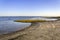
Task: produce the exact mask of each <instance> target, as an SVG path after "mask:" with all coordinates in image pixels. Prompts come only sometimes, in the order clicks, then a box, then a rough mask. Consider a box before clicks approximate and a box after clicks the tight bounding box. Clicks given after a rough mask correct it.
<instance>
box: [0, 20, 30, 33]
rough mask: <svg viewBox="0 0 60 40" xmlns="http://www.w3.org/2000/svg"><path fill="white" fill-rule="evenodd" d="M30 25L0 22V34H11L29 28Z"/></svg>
mask: <svg viewBox="0 0 60 40" xmlns="http://www.w3.org/2000/svg"><path fill="white" fill-rule="evenodd" d="M30 24H31V23H20V22H13V21H0V34H6V33H11V32H14V31H18V30H21V29H24V28H26V27H29V25H30Z"/></svg>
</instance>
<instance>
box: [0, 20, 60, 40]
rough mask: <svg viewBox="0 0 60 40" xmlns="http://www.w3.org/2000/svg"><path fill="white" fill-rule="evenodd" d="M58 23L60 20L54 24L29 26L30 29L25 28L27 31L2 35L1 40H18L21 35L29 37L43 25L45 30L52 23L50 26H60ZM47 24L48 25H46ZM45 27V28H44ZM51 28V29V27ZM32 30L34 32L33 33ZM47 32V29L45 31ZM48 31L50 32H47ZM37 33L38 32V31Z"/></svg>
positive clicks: (43, 23)
mask: <svg viewBox="0 0 60 40" xmlns="http://www.w3.org/2000/svg"><path fill="white" fill-rule="evenodd" d="M58 22H60V20H59V21H53V22H41V23H38V24H36V25H31V26H29V27H27V28H25V29H23V30H19V31H16V32H13V33H10V34H5V35H1V36H0V40H8V39H9V40H12V39H16V38H19V37H20V36H21V35H22V36H23V35H27V34H28V33H31V32H32V31H34V30H36V28H38V29H39V28H40V25H41V28H42V29H43V28H45V27H46V25H47V24H48V23H50V24H52V23H53V24H54V23H57V24H58ZM45 24H46V25H45ZM50 24H48V25H50ZM44 25H45V26H44ZM52 26H53V25H52ZM48 28H49V27H46V29H48ZM50 28H51V27H50ZM38 29H37V30H38ZM42 29H39V30H41V31H42ZM31 30H32V31H31ZM44 30H45V29H44ZM47 31H48V30H47ZM36 32H37V31H36ZM22 38H23V37H22Z"/></svg>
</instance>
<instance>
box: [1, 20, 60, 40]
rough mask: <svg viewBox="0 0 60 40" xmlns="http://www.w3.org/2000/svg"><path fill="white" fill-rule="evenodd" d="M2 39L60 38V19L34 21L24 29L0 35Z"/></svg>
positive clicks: (39, 39)
mask: <svg viewBox="0 0 60 40" xmlns="http://www.w3.org/2000/svg"><path fill="white" fill-rule="evenodd" d="M0 40H60V20H58V21H53V22H41V23H32V25H31V26H30V27H28V28H25V29H23V30H19V31H17V32H13V33H10V34H5V35H0Z"/></svg>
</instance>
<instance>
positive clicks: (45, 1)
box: [0, 0, 60, 16]
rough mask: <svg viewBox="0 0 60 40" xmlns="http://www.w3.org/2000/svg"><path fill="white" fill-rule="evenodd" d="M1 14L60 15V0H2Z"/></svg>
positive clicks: (0, 3)
mask: <svg viewBox="0 0 60 40" xmlns="http://www.w3.org/2000/svg"><path fill="white" fill-rule="evenodd" d="M0 16H60V0H0Z"/></svg>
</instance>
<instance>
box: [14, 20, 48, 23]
mask: <svg viewBox="0 0 60 40" xmlns="http://www.w3.org/2000/svg"><path fill="white" fill-rule="evenodd" d="M15 22H26V23H34V22H47V21H46V20H15Z"/></svg>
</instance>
